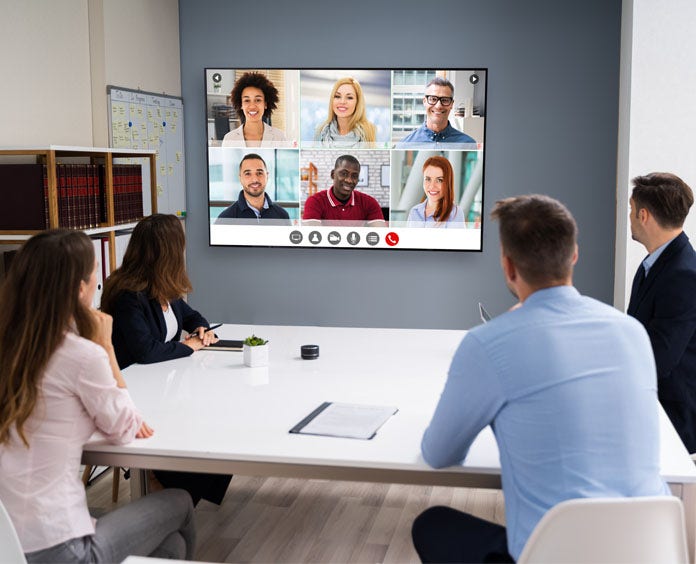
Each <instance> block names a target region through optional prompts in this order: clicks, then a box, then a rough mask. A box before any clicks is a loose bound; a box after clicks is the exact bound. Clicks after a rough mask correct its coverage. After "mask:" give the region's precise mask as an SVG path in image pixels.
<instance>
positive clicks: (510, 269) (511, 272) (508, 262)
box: [500, 254, 517, 282]
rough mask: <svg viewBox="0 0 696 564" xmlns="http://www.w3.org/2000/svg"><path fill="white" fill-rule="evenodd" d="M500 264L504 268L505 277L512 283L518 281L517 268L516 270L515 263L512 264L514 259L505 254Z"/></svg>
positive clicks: (501, 257)
mask: <svg viewBox="0 0 696 564" xmlns="http://www.w3.org/2000/svg"><path fill="white" fill-rule="evenodd" d="M500 264H501V266H502V267H503V272H504V273H505V277H506V278H507V279H508V280H510V282H514V281H515V280H517V268H515V263H514V262H512V259H511V258H510V257H509V256H507V255H505V254H503V255H501V256H500Z"/></svg>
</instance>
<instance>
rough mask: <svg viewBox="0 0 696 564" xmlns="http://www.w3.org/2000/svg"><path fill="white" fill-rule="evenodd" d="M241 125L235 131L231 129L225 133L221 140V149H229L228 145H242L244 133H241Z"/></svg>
mask: <svg viewBox="0 0 696 564" xmlns="http://www.w3.org/2000/svg"><path fill="white" fill-rule="evenodd" d="M243 127H244V126H243V125H240V126H239V127H238V128H237V129H233V130H232V131H228V132H227V133H225V136H224V137H223V138H222V144H221V145H222V147H229V146H230V145H235V146H238V145H239V143H240V142H241V143H242V146H243V145H244V132H243Z"/></svg>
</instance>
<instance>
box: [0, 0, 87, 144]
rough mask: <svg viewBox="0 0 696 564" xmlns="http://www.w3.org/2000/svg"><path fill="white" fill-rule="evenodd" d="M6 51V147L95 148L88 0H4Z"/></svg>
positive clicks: (1, 28) (1, 37) (0, 33)
mask: <svg viewBox="0 0 696 564" xmlns="http://www.w3.org/2000/svg"><path fill="white" fill-rule="evenodd" d="M0 53H2V57H0V77H1V78H0V124H2V126H1V127H0V146H18V145H19V146H26V145H48V144H59V145H91V144H92V113H91V98H90V66H89V29H88V25H87V0H67V1H64V0H62V1H60V2H54V1H51V0H1V1H0Z"/></svg>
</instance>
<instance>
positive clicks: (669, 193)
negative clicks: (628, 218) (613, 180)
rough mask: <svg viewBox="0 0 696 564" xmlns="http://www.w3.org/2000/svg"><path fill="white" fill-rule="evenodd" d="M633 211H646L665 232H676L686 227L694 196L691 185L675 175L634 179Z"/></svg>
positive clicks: (656, 175)
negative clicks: (683, 226)
mask: <svg viewBox="0 0 696 564" xmlns="http://www.w3.org/2000/svg"><path fill="white" fill-rule="evenodd" d="M631 198H632V199H633V207H634V211H635V213H636V214H637V213H638V210H640V209H642V208H645V209H647V210H648V211H649V212H650V214H651V215H652V216H653V217H654V218H655V221H656V222H657V224H658V225H659V226H660V227H662V228H663V229H677V228H679V227H681V226H682V225H684V220H685V219H686V216H687V215H688V214H689V208H690V207H691V206H692V205H693V203H694V194H693V192H692V191H691V188H689V185H688V184H687V183H686V182H684V181H683V180H682V179H681V178H679V177H678V176H676V175H675V174H670V173H669V172H653V173H651V174H648V175H646V176H636V177H635V178H634V179H633V193H632V194H631Z"/></svg>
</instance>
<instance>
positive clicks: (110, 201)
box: [0, 145, 157, 270]
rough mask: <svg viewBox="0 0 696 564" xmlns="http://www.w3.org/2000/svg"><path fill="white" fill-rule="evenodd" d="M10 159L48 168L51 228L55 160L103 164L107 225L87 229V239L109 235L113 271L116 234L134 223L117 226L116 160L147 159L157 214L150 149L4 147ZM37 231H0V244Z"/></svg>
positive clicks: (55, 219)
mask: <svg viewBox="0 0 696 564" xmlns="http://www.w3.org/2000/svg"><path fill="white" fill-rule="evenodd" d="M7 156H34V157H36V160H37V162H41V163H43V164H45V165H46V172H47V177H48V222H49V226H50V228H56V227H58V226H59V221H58V187H57V175H56V163H57V161H56V159H57V158H61V157H88V158H89V159H90V161H91V162H102V161H103V163H104V168H105V175H104V182H105V186H104V188H105V190H106V223H105V224H103V225H101V226H100V227H97V228H91V229H84V230H83V231H84V232H85V233H86V234H87V235H100V234H107V235H108V237H109V242H110V245H109V249H110V256H109V262H110V264H111V268H112V270H113V269H114V268H116V249H115V235H114V233H115V232H116V231H120V230H123V229H131V228H133V227H134V226H135V223H116V222H115V219H114V183H113V172H114V171H113V166H114V159H117V158H147V159H148V160H149V164H150V185H149V188H150V202H151V206H152V208H151V209H152V213H156V212H157V165H156V158H157V157H156V151H155V150H150V149H143V150H139V149H114V148H97V147H72V146H67V145H48V146H40V147H2V148H0V157H7ZM38 232H39V231H36V230H12V231H8V230H0V244H10V243H21V242H22V241H26V240H27V239H29V238H30V237H31V236H32V235H34V234H36V233H38Z"/></svg>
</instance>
